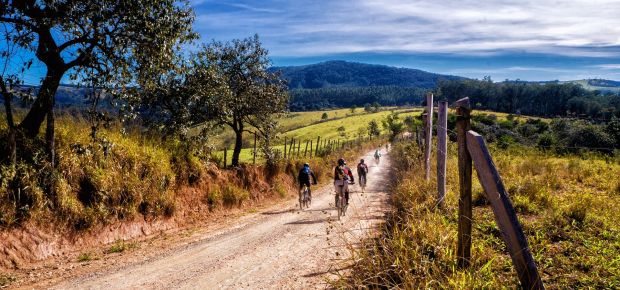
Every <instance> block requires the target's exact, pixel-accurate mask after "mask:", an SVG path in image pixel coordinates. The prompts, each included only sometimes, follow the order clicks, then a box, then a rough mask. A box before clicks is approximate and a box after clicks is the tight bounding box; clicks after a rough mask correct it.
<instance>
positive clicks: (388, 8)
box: [14, 0, 620, 84]
mask: <svg viewBox="0 0 620 290" xmlns="http://www.w3.org/2000/svg"><path fill="white" fill-rule="evenodd" d="M190 5H191V6H192V7H193V8H194V10H195V13H196V21H195V23H194V29H195V30H196V31H197V32H199V34H200V35H201V39H200V40H199V41H198V42H197V43H196V44H195V45H196V46H198V45H199V44H200V43H203V42H209V41H211V40H218V41H227V40H231V39H233V38H244V37H249V36H251V35H253V34H255V33H257V34H259V36H260V38H261V40H262V42H263V44H264V46H265V47H266V48H267V49H269V51H270V56H271V59H272V60H273V63H274V65H276V66H285V65H303V64H310V63H316V62H320V61H326V60H348V61H358V62H366V63H375V64H386V65H392V66H398V67H410V68H417V69H422V70H427V71H431V72H437V73H444V74H453V75H459V76H465V77H471V78H482V77H484V76H487V75H489V76H491V77H492V78H493V80H496V81H501V80H504V79H522V80H532V81H535V80H574V79H584V78H606V79H614V80H620V17H619V15H620V0H588V1H584V0H575V1H563V0H554V1H545V0H538V1H536V0H522V1H519V0H498V1H479V0H477V1H474V0H460V1H458V0H448V1H440V0H414V1H412V0H316V1H301V0H262V1H248V0H190ZM188 48H189V49H190V50H191V49H193V48H192V47H188ZM22 57H23V58H24V59H28V58H29V57H31V55H28V54H24V55H22ZM14 61H15V62H19V61H20V60H19V59H16V60H14ZM44 69H45V67H44V66H43V65H42V64H40V63H37V62H35V63H34V65H33V68H32V69H31V70H30V71H27V72H26V73H24V79H25V80H26V83H29V84H36V83H38V82H39V79H40V76H41V75H42V74H43V72H44V71H45V70H44Z"/></svg>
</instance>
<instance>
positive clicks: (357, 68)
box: [271, 60, 462, 89]
mask: <svg viewBox="0 0 620 290" xmlns="http://www.w3.org/2000/svg"><path fill="white" fill-rule="evenodd" d="M271 70H273V71H281V72H282V76H283V77H284V78H285V79H286V80H288V82H289V88H290V89H320V88H330V87H375V86H395V87H404V88H423V89H432V88H434V87H435V86H436V85H437V82H438V81H439V80H440V79H450V80H453V79H462V77H457V76H451V75H441V74H435V73H430V72H426V71H422V70H418V69H410V68H398V67H392V66H386V65H376V64H365V63H357V62H347V61H339V60H334V61H327V62H321V63H317V64H311V65H304V66H285V67H273V68H272V69H271Z"/></svg>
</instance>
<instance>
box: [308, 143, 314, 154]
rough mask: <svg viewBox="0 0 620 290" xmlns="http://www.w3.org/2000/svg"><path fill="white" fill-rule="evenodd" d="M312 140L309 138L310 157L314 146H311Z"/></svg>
mask: <svg viewBox="0 0 620 290" xmlns="http://www.w3.org/2000/svg"><path fill="white" fill-rule="evenodd" d="M312 145H313V144H312V140H310V156H309V157H310V158H312V148H314V146H312Z"/></svg>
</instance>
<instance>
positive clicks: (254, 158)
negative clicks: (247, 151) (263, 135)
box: [252, 132, 256, 164]
mask: <svg viewBox="0 0 620 290" xmlns="http://www.w3.org/2000/svg"><path fill="white" fill-rule="evenodd" d="M253 154H254V156H253V158H252V164H256V132H254V152H253Z"/></svg>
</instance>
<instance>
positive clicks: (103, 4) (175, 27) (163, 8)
mask: <svg viewBox="0 0 620 290" xmlns="http://www.w3.org/2000/svg"><path fill="white" fill-rule="evenodd" d="M193 19H194V16H193V13H192V10H191V8H190V7H189V5H188V3H186V2H178V1H176V0H148V1H142V0H127V1H111V0H92V1H72V0H58V1H35V0H20V1H8V0H2V3H1V5H0V23H3V24H4V25H6V26H8V27H9V29H5V30H4V35H3V37H4V38H6V39H9V40H10V41H11V42H13V43H16V44H18V45H19V47H20V48H21V49H22V50H24V51H27V52H30V53H33V54H34V56H35V57H36V58H37V59H38V61H40V62H41V63H43V64H44V65H45V67H46V72H45V77H44V78H43V79H42V82H41V87H40V88H39V89H38V93H37V97H36V99H35V101H34V103H33V104H32V106H31V107H30V110H29V111H28V113H27V114H26V116H25V117H24V119H23V120H22V121H21V123H20V124H19V126H18V129H19V130H20V131H21V132H23V134H24V135H25V136H26V137H27V138H31V139H32V138H35V137H36V136H37V135H38V133H39V129H40V127H41V125H42V123H43V121H44V120H46V119H47V129H46V142H47V151H48V153H49V154H50V160H51V161H52V163H53V161H54V156H53V154H54V151H53V148H54V111H53V108H54V103H55V94H56V90H57V89H58V86H59V84H60V81H61V80H62V79H63V77H65V74H67V73H69V75H70V79H71V80H74V81H87V82H96V83H97V84H98V85H102V84H113V85H114V86H116V87H122V86H123V85H126V84H134V85H136V84H137V85H145V84H143V83H142V82H140V79H141V77H143V76H149V75H152V74H154V73H156V72H157V71H158V70H160V69H162V68H165V67H167V66H168V65H169V64H170V56H171V55H173V52H174V51H178V50H179V47H180V44H181V43H183V42H185V41H189V40H191V39H193V38H195V37H196V35H195V34H194V33H193V32H192V31H191V26H192V22H193ZM5 56H6V55H5V54H3V57H5ZM32 61H33V60H27V61H25V62H24V63H23V65H22V67H20V68H14V69H15V70H16V71H19V70H20V69H21V70H22V71H27V70H28V69H29V68H30V66H31V65H32V63H33V62H32Z"/></svg>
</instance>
